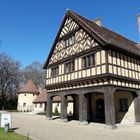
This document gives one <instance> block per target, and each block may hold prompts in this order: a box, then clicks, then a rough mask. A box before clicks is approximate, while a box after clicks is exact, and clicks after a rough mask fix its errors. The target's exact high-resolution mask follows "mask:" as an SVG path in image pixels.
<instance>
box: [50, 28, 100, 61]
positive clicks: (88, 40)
mask: <svg viewBox="0 0 140 140" xmlns="http://www.w3.org/2000/svg"><path fill="white" fill-rule="evenodd" d="M63 42H64V41H63V40H61V41H60V42H58V43H57V44H56V47H55V49H54V52H53V54H52V56H51V58H50V60H49V64H52V63H55V62H57V61H60V60H62V59H64V58H66V57H70V56H72V55H74V54H77V53H80V52H82V51H85V50H87V49H90V48H92V47H95V46H97V45H98V44H97V42H96V41H95V40H94V39H93V38H92V37H90V36H89V35H88V34H87V33H86V32H85V31H83V29H80V30H78V31H77V32H76V33H75V43H74V44H73V45H71V46H69V47H66V48H64V45H63V44H64V43H63Z"/></svg>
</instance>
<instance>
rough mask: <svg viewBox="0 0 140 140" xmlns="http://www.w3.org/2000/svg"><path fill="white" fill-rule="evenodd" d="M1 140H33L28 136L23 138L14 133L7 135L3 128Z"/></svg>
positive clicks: (0, 132)
mask: <svg viewBox="0 0 140 140" xmlns="http://www.w3.org/2000/svg"><path fill="white" fill-rule="evenodd" d="M0 140H31V139H30V138H28V137H27V136H26V137H25V136H22V135H20V134H17V133H14V132H8V133H5V132H4V130H3V129H2V128H0Z"/></svg>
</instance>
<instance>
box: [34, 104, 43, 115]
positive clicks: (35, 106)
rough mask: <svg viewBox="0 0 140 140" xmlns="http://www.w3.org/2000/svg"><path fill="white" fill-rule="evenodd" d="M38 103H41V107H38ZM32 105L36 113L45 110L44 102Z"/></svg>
mask: <svg viewBox="0 0 140 140" xmlns="http://www.w3.org/2000/svg"><path fill="white" fill-rule="evenodd" d="M40 104H42V107H40ZM33 107H34V112H36V113H38V112H44V111H45V103H36V104H33Z"/></svg>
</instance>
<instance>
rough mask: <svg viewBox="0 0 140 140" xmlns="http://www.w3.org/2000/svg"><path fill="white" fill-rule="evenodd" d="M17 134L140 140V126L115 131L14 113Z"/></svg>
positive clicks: (44, 138)
mask: <svg viewBox="0 0 140 140" xmlns="http://www.w3.org/2000/svg"><path fill="white" fill-rule="evenodd" d="M12 120H13V124H12V126H13V127H19V129H17V130H16V132H17V133H21V134H23V135H28V133H29V135H30V137H32V138H33V139H34V140H125V139H126V140H140V125H134V126H133V125H131V126H124V127H121V128H118V129H115V130H110V129H105V127H104V126H103V125H97V124H89V125H79V122H77V121H71V122H67V123H64V122H62V121H60V120H59V119H57V120H46V118H45V116H40V115H33V114H23V113H12Z"/></svg>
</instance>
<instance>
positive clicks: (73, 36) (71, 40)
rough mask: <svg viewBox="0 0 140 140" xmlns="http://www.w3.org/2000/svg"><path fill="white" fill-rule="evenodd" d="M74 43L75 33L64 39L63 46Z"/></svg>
mask: <svg viewBox="0 0 140 140" xmlns="http://www.w3.org/2000/svg"><path fill="white" fill-rule="evenodd" d="M74 43H75V34H74V35H72V36H70V37H68V38H67V39H65V40H64V47H68V46H69V45H72V44H74Z"/></svg>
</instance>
